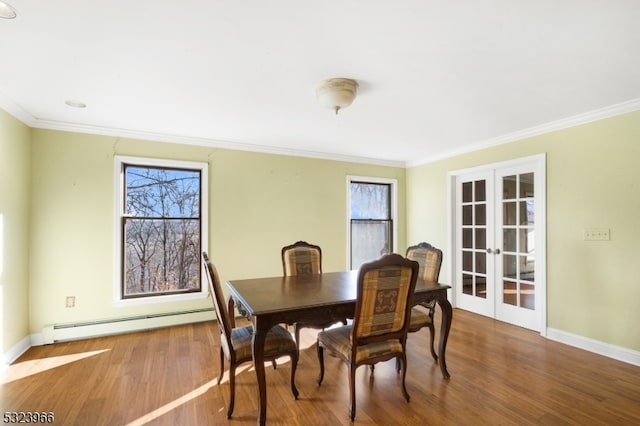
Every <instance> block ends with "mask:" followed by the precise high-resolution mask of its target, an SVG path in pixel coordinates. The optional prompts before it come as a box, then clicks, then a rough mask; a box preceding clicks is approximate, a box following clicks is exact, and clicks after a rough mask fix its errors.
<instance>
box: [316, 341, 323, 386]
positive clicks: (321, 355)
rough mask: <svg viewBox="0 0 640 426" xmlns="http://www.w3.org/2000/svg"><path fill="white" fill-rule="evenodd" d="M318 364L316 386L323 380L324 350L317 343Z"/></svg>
mask: <svg viewBox="0 0 640 426" xmlns="http://www.w3.org/2000/svg"><path fill="white" fill-rule="evenodd" d="M317 352H318V364H320V374H319V375H318V386H320V385H321V384H322V379H324V348H323V347H322V346H320V343H318V351H317Z"/></svg>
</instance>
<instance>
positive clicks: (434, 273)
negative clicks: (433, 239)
mask: <svg viewBox="0 0 640 426" xmlns="http://www.w3.org/2000/svg"><path fill="white" fill-rule="evenodd" d="M407 259H411V260H415V261H416V262H418V264H420V272H419V275H418V276H419V277H420V278H422V279H423V280H425V281H438V278H439V277H440V267H441V266H442V250H440V249H438V248H435V247H434V246H432V245H431V244H429V243H425V242H422V243H419V244H416V245H415V246H410V247H407Z"/></svg>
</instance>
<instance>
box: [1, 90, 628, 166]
mask: <svg viewBox="0 0 640 426" xmlns="http://www.w3.org/2000/svg"><path fill="white" fill-rule="evenodd" d="M0 108H2V109H4V110H5V111H6V112H8V113H9V114H11V115H12V116H14V117H15V118H16V119H18V120H20V121H21V122H23V123H24V124H26V125H27V126H29V127H32V128H39V129H49V130H60V131H66V132H74V133H88V134H95V135H103V136H116V137H126V138H133V139H141V140H148V141H156V142H166V143H176V144H183V145H197V146H205V147H211V148H221V149H229V150H235V151H249V152H258V153H264V154H275V155H286V156H290V157H304V158H315V159H320V160H332V161H341V162H348V163H362V164H371V165H376V166H385V167H399V168H411V167H416V166H421V165H423V164H428V163H433V162H436V161H440V160H445V159H447V158H452V157H456V156H458V155H463V154H468V153H471V152H474V151H480V150H482V149H487V148H491V147H494V146H499V145H503V144H507V143H511V142H515V141H518V140H522V139H526V138H530V137H533V136H539V135H543V134H545V133H551V132H554V131H557V130H562V129H566V128H569V127H574V126H578V125H581V124H586V123H590V122H593V121H597V120H602V119H605V118H609V117H614V116H616V115H622V114H626V113H629V112H633V111H637V110H640V98H636V99H631V100H629V101H626V102H622V103H619V104H614V105H610V106H607V107H604V108H600V109H597V110H593V111H589V112H586V113H582V114H577V115H574V116H572V117H567V118H563V119H560V120H556V121H552V122H549V123H545V124H541V125H539V126H534V127H530V128H528V129H524V130H519V131H516V132H512V133H508V134H506V135H502V136H498V137H495V138H490V139H486V140H482V141H477V142H473V143H471V144H469V145H466V146H464V147H463V148H460V149H456V150H451V151H447V152H444V153H442V154H438V155H435V156H429V157H423V158H420V159H417V160H407V161H393V160H383V159H378V158H368V157H359V156H350V155H342V154H331V153H325V152H316V151H305V150H296V149H287V148H280V147H274V146H264V145H256V144H248V143H247V144H245V143H239V142H229V141H221V140H215V139H207V138H197V137H187V136H179V135H171V134H164V133H153V132H143V131H137V130H128V129H117V128H110V127H100V126H87V125H81V124H76V123H67V122H61V121H52V120H41V119H38V118H36V117H34V116H33V115H31V114H30V113H28V112H27V111H25V110H24V109H23V108H22V107H21V106H20V105H18V104H16V103H15V102H13V101H12V100H11V99H9V98H8V97H6V96H5V95H3V94H2V93H0Z"/></svg>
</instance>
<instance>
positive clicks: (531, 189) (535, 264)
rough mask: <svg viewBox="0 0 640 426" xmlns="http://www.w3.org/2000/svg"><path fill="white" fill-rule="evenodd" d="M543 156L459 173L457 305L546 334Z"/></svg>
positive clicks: (455, 188) (456, 198)
mask: <svg viewBox="0 0 640 426" xmlns="http://www.w3.org/2000/svg"><path fill="white" fill-rule="evenodd" d="M544 163H545V162H544V156H543V155H540V156H534V157H527V158H525V159H521V160H515V161H512V162H506V163H499V164H493V165H490V166H486V167H482V168H476V169H473V170H466V171H460V172H455V173H452V174H451V179H452V182H453V185H452V188H453V192H454V194H453V195H454V197H453V200H454V202H453V209H454V212H455V214H454V220H453V227H454V229H453V232H452V235H453V236H454V240H453V247H454V250H453V253H455V256H454V260H453V261H454V267H453V268H452V270H453V271H454V272H453V275H454V276H453V287H454V292H455V295H454V297H455V304H456V306H457V307H459V308H461V309H466V310H469V311H472V312H476V313H478V314H482V315H485V316H489V317H492V318H496V319H498V320H501V321H505V322H509V323H511V324H515V325H518V326H521V327H526V328H529V329H532V330H536V331H543V330H544V328H545V326H546V324H545V320H544V318H545V316H546V279H545V278H546V273H545V271H546V265H545V259H546V253H545V252H546V250H545V193H546V191H545V164H544Z"/></svg>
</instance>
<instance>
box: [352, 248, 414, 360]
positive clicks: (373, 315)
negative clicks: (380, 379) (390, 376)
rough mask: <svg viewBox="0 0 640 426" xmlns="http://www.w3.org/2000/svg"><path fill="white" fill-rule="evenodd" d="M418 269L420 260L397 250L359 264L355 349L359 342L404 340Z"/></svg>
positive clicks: (353, 336) (353, 334) (354, 331)
mask: <svg viewBox="0 0 640 426" xmlns="http://www.w3.org/2000/svg"><path fill="white" fill-rule="evenodd" d="M418 271H419V265H418V263H417V262H415V261H413V260H409V259H405V258H404V257H402V256H401V255H399V254H396V253H393V254H388V255H385V256H382V257H381V258H380V259H378V260H376V261H373V262H368V263H365V264H363V265H362V266H361V267H360V269H359V271H358V293H357V299H356V309H355V315H354V318H353V331H352V342H353V350H354V352H355V349H356V346H357V345H363V344H368V343H373V342H376V341H383V340H388V339H399V340H400V341H401V342H402V343H403V344H404V341H405V340H406V337H407V330H408V326H409V324H410V318H411V305H412V299H413V292H414V290H415V286H416V280H417V278H418Z"/></svg>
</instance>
